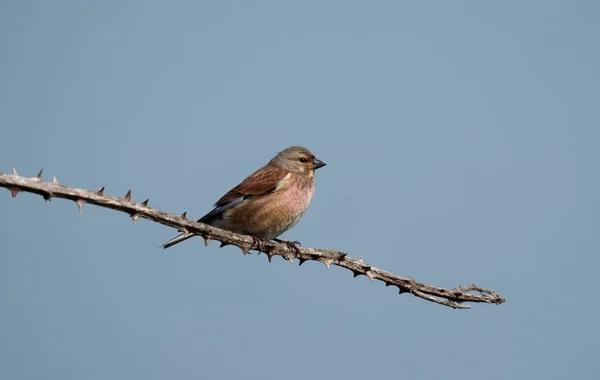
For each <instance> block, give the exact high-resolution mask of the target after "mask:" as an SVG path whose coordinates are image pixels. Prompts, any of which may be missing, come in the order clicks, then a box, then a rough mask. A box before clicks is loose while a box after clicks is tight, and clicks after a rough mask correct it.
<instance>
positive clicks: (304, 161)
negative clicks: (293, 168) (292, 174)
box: [298, 157, 308, 163]
mask: <svg viewBox="0 0 600 380" xmlns="http://www.w3.org/2000/svg"><path fill="white" fill-rule="evenodd" d="M298 161H300V162H302V163H306V162H308V159H306V157H300V158H299V159H298Z"/></svg>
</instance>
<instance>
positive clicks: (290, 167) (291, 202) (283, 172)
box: [161, 146, 325, 249]
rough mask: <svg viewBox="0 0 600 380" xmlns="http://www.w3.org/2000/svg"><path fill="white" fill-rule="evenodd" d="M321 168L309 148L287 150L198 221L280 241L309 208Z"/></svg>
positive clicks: (180, 238) (181, 238) (179, 238)
mask: <svg viewBox="0 0 600 380" xmlns="http://www.w3.org/2000/svg"><path fill="white" fill-rule="evenodd" d="M323 166H325V163H324V162H323V161H321V160H319V159H317V158H315V156H314V155H313V154H312V153H311V152H310V151H309V150H308V149H306V148H303V147H300V146H292V147H289V148H287V149H285V150H283V151H281V152H280V153H279V154H277V155H276V156H275V157H274V158H273V159H272V160H271V161H269V163H268V164H266V165H265V166H263V167H262V168H260V169H258V170H257V171H255V172H254V173H252V174H250V175H249V176H248V177H246V179H244V180H243V181H242V183H240V184H239V185H237V186H236V187H234V188H233V189H231V190H230V191H229V192H228V193H227V194H225V195H223V196H222V197H221V199H219V200H218V201H217V203H215V206H214V209H213V210H212V211H211V212H209V213H208V214H206V215H204V216H203V217H202V218H200V219H198V222H202V223H206V224H209V225H211V226H215V227H219V228H223V229H225V230H229V231H233V232H237V233H241V234H246V235H251V236H253V238H254V239H256V238H258V239H264V240H276V241H280V242H281V240H278V239H276V238H277V237H278V236H279V235H281V234H282V233H284V232H285V231H287V230H289V229H290V228H292V227H293V226H294V225H295V224H296V223H298V221H299V220H300V219H301V218H302V216H303V215H304V213H305V212H306V209H307V208H308V206H309V205H310V202H311V200H312V198H313V195H314V194H315V170H317V169H319V168H322V167H323ZM192 236H195V235H194V234H188V235H187V236H185V235H184V234H181V235H178V236H176V237H174V238H173V239H171V240H169V241H168V242H166V243H165V244H163V245H162V246H161V247H162V248H169V247H171V246H173V245H175V244H177V243H181V242H182V241H184V240H186V239H189V238H191V237H192ZM286 243H289V242H287V241H286ZM296 249H297V248H296Z"/></svg>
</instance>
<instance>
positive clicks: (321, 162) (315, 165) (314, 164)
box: [312, 158, 327, 170]
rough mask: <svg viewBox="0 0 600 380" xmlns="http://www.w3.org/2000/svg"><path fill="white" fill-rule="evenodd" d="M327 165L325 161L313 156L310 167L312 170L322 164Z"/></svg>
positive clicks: (320, 166)
mask: <svg viewBox="0 0 600 380" xmlns="http://www.w3.org/2000/svg"><path fill="white" fill-rule="evenodd" d="M325 165H327V164H326V163H324V162H323V161H321V160H319V159H317V158H315V159H314V160H313V162H312V168H313V170H317V169H318V168H322V167H323V166H325Z"/></svg>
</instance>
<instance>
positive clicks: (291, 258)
mask: <svg viewBox="0 0 600 380" xmlns="http://www.w3.org/2000/svg"><path fill="white" fill-rule="evenodd" d="M288 260H289V261H290V264H293V263H294V257H293V256H292V257H290V258H289V259H288Z"/></svg>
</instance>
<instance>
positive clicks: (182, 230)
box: [179, 228, 190, 236]
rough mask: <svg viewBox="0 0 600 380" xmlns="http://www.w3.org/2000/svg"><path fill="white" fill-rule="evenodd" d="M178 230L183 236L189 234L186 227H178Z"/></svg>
mask: <svg viewBox="0 0 600 380" xmlns="http://www.w3.org/2000/svg"><path fill="white" fill-rule="evenodd" d="M179 232H181V233H182V234H183V236H190V231H188V230H187V228H180V229H179Z"/></svg>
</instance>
